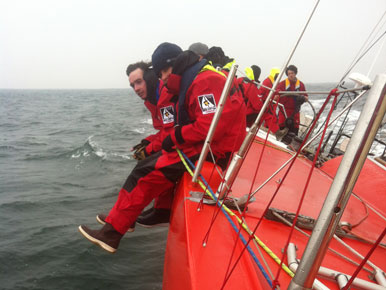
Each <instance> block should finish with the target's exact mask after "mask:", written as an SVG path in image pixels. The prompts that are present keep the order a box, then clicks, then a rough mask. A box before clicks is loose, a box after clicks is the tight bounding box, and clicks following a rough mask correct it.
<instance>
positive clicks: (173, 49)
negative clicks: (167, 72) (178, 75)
mask: <svg viewBox="0 0 386 290" xmlns="http://www.w3.org/2000/svg"><path fill="white" fill-rule="evenodd" d="M181 52H182V49H181V47H179V46H178V45H176V44H174V43H169V42H163V43H161V44H160V45H158V47H157V48H156V49H155V50H154V52H153V55H152V56H151V61H152V64H153V69H154V72H155V74H156V75H157V76H159V74H160V72H161V70H163V69H164V68H166V67H169V66H173V62H174V60H175V59H176V57H177V56H178V55H179V54H180V53H181Z"/></svg>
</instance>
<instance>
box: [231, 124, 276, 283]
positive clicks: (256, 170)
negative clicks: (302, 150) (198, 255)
mask: <svg viewBox="0 0 386 290" xmlns="http://www.w3.org/2000/svg"><path fill="white" fill-rule="evenodd" d="M268 135H269V129H268V132H267V135H266V138H265V141H264V145H263V149H262V150H261V152H260V156H259V161H258V162H257V165H256V169H255V173H254V176H253V178H252V181H251V186H250V189H249V193H248V198H247V202H246V206H245V207H244V210H243V212H242V214H241V217H242V219H244V217H245V212H246V210H247V206H248V204H249V202H250V198H251V193H252V189H253V184H254V182H255V180H256V176H257V172H258V171H259V168H260V164H261V160H262V157H263V154H264V151H265V148H266V146H265V145H266V144H267V140H268ZM240 233H241V226H240V228H239V232H238V233H237V236H239V235H240ZM237 241H238V239H236V240H235V243H234V247H233V250H232V253H231V256H230V259H229V264H228V268H227V271H226V273H225V277H224V282H225V281H226V280H225V278H226V277H227V275H228V271H229V268H230V266H231V264H232V259H233V255H234V253H235V249H236V245H237Z"/></svg>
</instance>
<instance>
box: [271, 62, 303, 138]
mask: <svg viewBox="0 0 386 290" xmlns="http://www.w3.org/2000/svg"><path fill="white" fill-rule="evenodd" d="M285 73H286V75H287V78H286V79H285V80H283V81H281V82H280V83H279V84H278V86H277V91H288V92H296V91H305V90H306V88H305V86H304V84H303V82H301V81H300V80H299V79H298V78H297V77H296V75H297V73H298V69H297V67H296V66H294V65H290V66H288V67H287V69H286V71H285ZM306 101H308V95H307V94H302V95H300V94H296V93H295V94H284V95H281V96H280V100H279V102H280V104H283V106H284V109H283V108H282V107H281V106H279V121H278V122H279V126H280V129H283V128H288V130H289V132H293V133H294V134H296V135H297V134H298V132H299V124H300V114H299V112H300V107H301V105H302V104H303V103H304V102H306ZM284 110H285V111H284Z"/></svg>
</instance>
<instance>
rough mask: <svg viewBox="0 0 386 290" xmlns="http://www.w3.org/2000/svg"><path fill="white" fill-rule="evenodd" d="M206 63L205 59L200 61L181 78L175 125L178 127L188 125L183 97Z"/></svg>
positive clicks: (188, 120)
mask: <svg viewBox="0 0 386 290" xmlns="http://www.w3.org/2000/svg"><path fill="white" fill-rule="evenodd" d="M206 63H207V60H206V59H202V60H200V61H199V62H197V63H196V64H194V65H192V66H191V67H189V68H188V69H187V70H186V71H184V73H183V74H182V76H181V82H180V92H179V94H178V112H177V123H178V125H180V126H183V125H186V124H189V123H190V119H189V115H188V111H187V110H186V108H185V96H186V92H187V91H188V89H189V87H190V85H191V84H192V82H193V81H194V79H195V78H196V76H197V74H198V73H199V72H200V71H201V69H202V68H203V67H204V66H205V64H206Z"/></svg>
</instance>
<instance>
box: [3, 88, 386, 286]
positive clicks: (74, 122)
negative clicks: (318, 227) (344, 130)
mask: <svg viewBox="0 0 386 290" xmlns="http://www.w3.org/2000/svg"><path fill="white" fill-rule="evenodd" d="M328 88H331V87H330V85H326V84H324V85H314V86H309V89H312V90H315V89H318V90H326V89H328ZM324 98H325V96H324V97H323V96H310V100H311V102H313V103H314V104H315V107H316V109H318V108H319V107H320V106H321V103H322V101H323V99H324ZM363 102H364V101H361V102H359V103H358V104H357V105H356V107H355V108H354V110H352V112H351V113H350V116H352V119H354V117H356V116H355V115H357V114H359V112H360V108H361V106H363ZM304 110H306V111H307V110H308V111H309V109H307V107H306V105H304ZM350 122H351V121H350ZM153 132H154V131H153V129H152V125H151V118H150V115H149V113H148V111H147V110H146V109H145V107H144V105H143V102H142V101H141V100H140V99H139V98H138V97H137V96H136V95H135V94H134V93H133V92H132V90H130V89H108V90H0V289H12V290H14V289H109V290H114V289H161V288H162V274H163V273H162V272H163V259H164V253H165V245H166V238H167V228H152V229H145V228H141V227H139V226H137V228H136V230H135V232H134V233H128V234H126V235H125V237H124V238H123V239H122V241H121V244H120V247H119V250H118V251H117V253H115V254H114V255H112V254H108V253H106V252H105V251H103V250H101V249H100V248H99V247H97V246H95V245H93V244H91V243H90V242H88V241H87V240H86V239H85V238H83V236H81V235H80V234H79V233H78V229H77V227H78V225H80V224H86V225H89V226H90V227H91V228H99V227H100V226H99V224H97V222H96V220H95V216H96V214H98V213H108V211H109V210H110V209H111V207H112V206H113V204H114V202H115V200H116V198H117V195H118V192H119V190H120V187H121V186H122V185H123V183H124V181H125V179H126V177H127V175H128V174H129V173H130V171H131V170H132V168H133V167H134V166H135V164H136V160H134V159H133V158H132V156H131V151H130V148H131V147H132V146H133V145H135V144H137V143H138V142H139V141H140V140H141V139H143V138H144V137H146V136H147V135H149V134H151V133H153ZM378 138H381V139H383V140H385V130H383V131H382V133H381V135H379V136H378Z"/></svg>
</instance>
